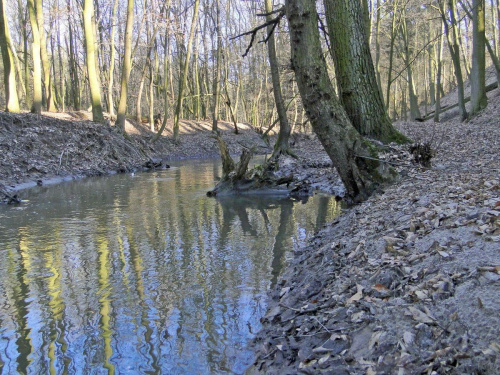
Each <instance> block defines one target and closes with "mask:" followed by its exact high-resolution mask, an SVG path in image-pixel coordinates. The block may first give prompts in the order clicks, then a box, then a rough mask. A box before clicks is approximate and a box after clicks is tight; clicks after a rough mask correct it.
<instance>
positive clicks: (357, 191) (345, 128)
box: [286, 0, 378, 200]
mask: <svg viewBox="0 0 500 375" xmlns="http://www.w3.org/2000/svg"><path fill="white" fill-rule="evenodd" d="M286 14H287V18H288V23H289V27H290V45H291V61H292V68H293V70H294V72H295V77H296V79H297V85H298V87H299V91H300V95H301V98H302V102H303V105H304V108H305V109H306V112H307V116H308V118H309V120H310V121H311V124H312V127H313V130H314V132H315V133H316V135H317V136H318V138H319V140H320V141H321V143H322V145H323V147H324V148H325V151H326V152H327V153H328V155H329V156H330V158H331V160H332V162H333V164H334V166H335V168H336V169H337V171H338V173H339V175H340V177H341V179H342V182H343V183H344V186H345V188H346V191H347V195H348V196H350V197H352V198H354V199H357V200H361V199H365V198H366V197H367V196H368V195H369V194H370V191H371V190H372V188H373V182H374V180H375V176H376V174H377V172H376V171H375V170H376V168H377V166H378V163H376V162H374V163H372V162H371V161H369V160H368V159H366V158H365V157H368V156H369V153H368V152H367V150H366V149H365V147H366V146H365V142H364V141H363V139H362V137H361V136H360V134H359V133H358V132H357V131H356V129H355V128H354V127H353V126H352V125H351V123H350V121H349V117H348V116H347V113H346V112H345V111H344V109H343V108H342V106H341V105H340V103H339V102H338V101H337V99H336V97H335V92H334V89H333V85H332V83H331V81H330V79H329V76H328V72H327V67H326V61H325V59H324V57H323V54H322V49H321V43H320V39H319V30H318V24H317V23H318V15H317V12H316V7H315V1H314V0H287V1H286Z"/></svg>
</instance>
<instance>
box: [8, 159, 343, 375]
mask: <svg viewBox="0 0 500 375" xmlns="http://www.w3.org/2000/svg"><path fill="white" fill-rule="evenodd" d="M220 170H221V168H220V164H219V163H218V162H217V161H211V160H206V161H190V162H182V163H177V166H174V168H172V169H170V170H164V171H157V172H152V173H141V174H137V175H135V176H131V175H116V176H111V177H106V178H96V179H86V180H83V181H78V182H70V183H63V184H60V185H57V186H51V187H39V188H35V189H32V190H30V191H27V192H23V197H24V198H26V199H29V202H28V203H25V204H22V205H20V206H15V207H14V206H3V207H0V369H1V372H2V373H3V374H12V373H32V374H39V373H66V372H69V373H77V374H88V373H95V374H106V373H111V374H112V373H116V374H139V373H164V374H208V373H213V374H215V373H217V374H220V373H241V372H242V371H243V370H244V369H245V367H246V366H247V365H248V364H249V362H250V361H251V353H249V352H248V351H246V350H245V345H246V343H247V342H248V340H249V339H250V338H251V337H253V335H254V334H255V333H256V332H257V331H258V329H259V328H260V323H259V319H260V318H261V317H262V316H263V315H264V314H265V311H266V306H267V305H266V304H267V299H266V293H267V291H268V290H269V288H270V287H271V286H272V284H273V283H274V282H276V279H277V277H278V275H279V273H280V271H281V269H282V267H283V265H284V264H285V263H286V257H287V254H288V255H290V254H291V253H290V251H291V250H292V249H293V248H294V247H297V246H301V245H303V244H304V243H305V241H307V239H308V237H310V236H311V235H312V233H313V232H314V231H315V230H317V229H319V228H320V227H321V226H322V225H323V224H324V223H325V222H326V221H328V220H331V219H332V218H333V217H334V216H335V215H337V214H338V210H339V208H338V206H337V204H336V202H335V200H334V199H331V198H330V197H328V196H321V195H318V196H314V197H311V198H309V200H308V201H307V203H304V202H298V201H293V200H289V199H281V200H280V199H275V198H265V199H264V198H255V197H253V198H249V197H246V198H233V199H223V200H216V199H213V198H207V197H206V196H205V193H206V191H207V190H209V189H210V188H212V187H213V185H214V181H215V179H216V178H217V176H220V173H221V172H220Z"/></svg>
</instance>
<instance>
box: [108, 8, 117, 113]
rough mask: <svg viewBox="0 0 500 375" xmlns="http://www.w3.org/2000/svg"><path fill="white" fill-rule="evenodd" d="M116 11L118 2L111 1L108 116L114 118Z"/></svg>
mask: <svg viewBox="0 0 500 375" xmlns="http://www.w3.org/2000/svg"><path fill="white" fill-rule="evenodd" d="M117 11H118V0H114V1H113V10H112V13H111V35H110V45H109V77H108V110H109V116H110V117H112V118H113V117H114V116H115V104H114V102H113V82H114V78H115V77H114V75H115V54H116V51H115V33H116V26H115V23H116V12H117Z"/></svg>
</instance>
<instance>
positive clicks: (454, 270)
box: [247, 100, 500, 374]
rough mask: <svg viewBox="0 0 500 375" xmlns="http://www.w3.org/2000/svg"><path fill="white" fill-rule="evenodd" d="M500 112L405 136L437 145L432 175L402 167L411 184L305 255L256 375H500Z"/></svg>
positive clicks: (389, 192) (402, 160)
mask: <svg viewBox="0 0 500 375" xmlns="http://www.w3.org/2000/svg"><path fill="white" fill-rule="evenodd" d="M490 106H491V110H489V111H488V112H484V113H482V114H480V115H479V116H477V117H475V118H474V119H472V120H471V121H470V122H468V123H461V122H459V121H450V122H446V123H443V124H437V125H435V124H431V123H402V124H400V126H399V128H400V130H401V131H402V132H403V133H404V134H406V135H408V136H409V137H411V138H412V139H414V140H426V141H429V142H431V143H432V145H433V148H434V150H436V155H435V157H434V159H433V162H432V166H431V168H422V167H418V168H416V167H415V166H414V165H412V164H411V163H410V162H409V161H408V155H407V156H404V154H400V157H398V156H397V155H396V157H395V158H394V155H393V157H392V163H393V166H394V167H395V168H396V169H398V170H399V172H400V175H401V176H402V177H401V180H400V181H399V182H398V183H396V184H393V185H391V186H389V187H386V188H385V191H384V192H383V193H381V194H376V195H374V196H372V197H370V198H369V199H368V200H367V201H366V202H364V203H362V204H361V205H358V206H355V207H353V208H351V209H349V210H347V211H346V212H345V213H344V214H343V215H341V216H340V217H339V218H338V219H337V220H336V221H335V222H334V223H332V224H330V225H327V226H326V227H325V228H324V229H323V230H322V231H321V232H319V233H318V234H317V236H316V237H315V238H314V239H313V240H312V241H311V242H310V244H309V246H308V247H306V248H304V249H300V250H299V251H298V252H296V253H295V254H294V260H293V261H292V263H291V264H290V266H289V267H288V269H287V271H286V272H285V273H284V275H282V278H281V281H280V282H279V285H278V286H277V288H276V289H275V290H274V292H273V295H272V301H271V304H270V308H269V310H268V312H267V315H266V316H265V317H264V318H263V319H262V324H263V328H262V331H261V332H260V333H259V334H258V336H257V338H256V339H255V340H254V343H253V345H254V347H255V349H256V353H257V355H256V360H255V362H254V364H253V366H252V367H251V368H249V369H248V371H247V373H249V374H257V373H259V374H260V373H262V374H296V373H306V374H320V373H328V374H497V373H500V340H499V337H500V317H499V315H498V311H500V179H499V175H500V174H499V172H500V157H499V150H500V128H499V126H498V122H497V121H498V120H497V119H498V117H499V115H500V105H499V101H498V100H495V101H494V102H491V103H490ZM393 154H394V153H393ZM398 158H399V160H398Z"/></svg>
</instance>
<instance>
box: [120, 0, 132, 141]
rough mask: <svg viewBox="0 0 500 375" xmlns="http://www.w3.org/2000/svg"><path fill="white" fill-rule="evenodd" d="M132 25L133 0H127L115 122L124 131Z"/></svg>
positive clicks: (130, 60)
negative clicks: (118, 100) (118, 99)
mask: <svg viewBox="0 0 500 375" xmlns="http://www.w3.org/2000/svg"><path fill="white" fill-rule="evenodd" d="M133 26H134V0H127V24H126V26H125V40H124V45H125V50H124V55H123V67H122V78H121V85H120V86H121V90H120V103H119V104H118V116H117V119H116V124H117V125H118V127H119V128H120V129H121V130H123V131H125V119H126V114H127V89H128V79H129V76H130V70H131V69H132V31H133Z"/></svg>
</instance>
